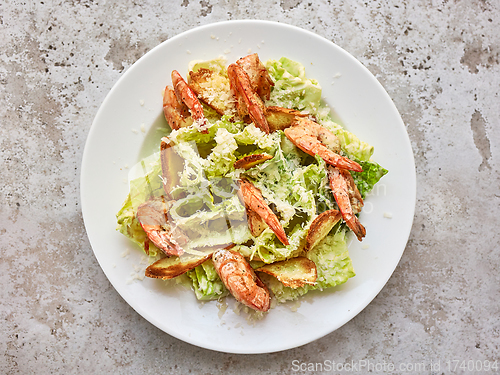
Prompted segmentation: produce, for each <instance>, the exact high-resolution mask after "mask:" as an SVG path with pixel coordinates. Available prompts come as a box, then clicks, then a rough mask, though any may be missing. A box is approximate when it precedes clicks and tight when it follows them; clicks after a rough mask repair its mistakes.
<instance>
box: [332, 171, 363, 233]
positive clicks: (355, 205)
mask: <svg viewBox="0 0 500 375" xmlns="http://www.w3.org/2000/svg"><path fill="white" fill-rule="evenodd" d="M327 171H328V179H329V180H330V188H331V189H332V192H333V196H334V197H335V201H336V202H337V206H339V210H340V213H341V214H342V218H343V219H344V221H345V222H346V224H347V226H348V227H349V228H350V229H351V230H352V231H353V232H354V234H355V235H356V237H357V238H358V240H359V241H362V240H363V237H364V236H365V235H366V229H365V227H364V226H363V225H362V224H361V223H360V222H359V219H358V218H357V217H356V215H355V214H356V213H359V211H361V207H362V206H363V198H361V194H360V193H359V190H358V188H357V187H356V185H355V184H354V180H353V179H352V176H351V174H350V173H349V171H347V170H342V169H338V168H335V167H332V166H328V167H327ZM353 185H354V187H353Z"/></svg>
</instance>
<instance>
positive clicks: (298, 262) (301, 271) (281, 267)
mask: <svg viewBox="0 0 500 375" xmlns="http://www.w3.org/2000/svg"><path fill="white" fill-rule="evenodd" d="M255 271H258V272H264V273H267V274H268V275H271V276H274V277H276V278H277V279H278V280H279V281H281V283H282V284H283V285H284V286H288V287H290V288H299V287H301V286H304V285H306V284H310V285H314V283H315V282H316V279H317V277H318V272H317V269H316V264H314V262H313V261H312V260H310V259H307V258H305V257H297V258H291V259H288V260H284V261H281V262H276V263H271V264H266V265H265V266H262V267H260V268H257V269H256V270H255Z"/></svg>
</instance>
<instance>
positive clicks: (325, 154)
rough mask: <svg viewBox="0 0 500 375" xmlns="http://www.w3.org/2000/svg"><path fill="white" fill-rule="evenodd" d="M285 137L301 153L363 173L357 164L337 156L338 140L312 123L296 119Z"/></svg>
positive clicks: (300, 118) (286, 130)
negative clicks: (319, 157) (316, 156)
mask: <svg viewBox="0 0 500 375" xmlns="http://www.w3.org/2000/svg"><path fill="white" fill-rule="evenodd" d="M285 135H286V136H287V138H288V139H289V140H290V141H291V142H292V143H293V144H294V145H295V146H297V147H298V148H300V149H301V150H302V151H304V152H305V153H307V154H309V155H312V156H315V155H319V156H321V157H322V158H323V160H324V161H325V162H326V163H328V164H331V165H333V166H336V167H339V168H343V169H349V170H353V171H356V172H362V171H363V169H362V168H361V166H360V165H359V164H358V163H356V162H355V161H352V160H350V159H348V158H346V157H343V156H341V155H339V154H338V153H339V152H340V143H339V140H338V138H337V137H336V136H335V134H333V133H332V132H331V131H329V130H328V129H326V128H325V127H323V126H321V125H320V124H318V123H316V122H314V121H311V120H309V119H307V118H302V117H296V118H295V120H294V122H293V123H292V126H291V127H289V128H286V129H285ZM332 149H333V150H332Z"/></svg>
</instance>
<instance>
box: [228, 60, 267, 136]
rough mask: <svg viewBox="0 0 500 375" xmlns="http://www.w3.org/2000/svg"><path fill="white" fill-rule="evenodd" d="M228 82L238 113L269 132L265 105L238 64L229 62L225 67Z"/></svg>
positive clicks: (265, 131)
mask: <svg viewBox="0 0 500 375" xmlns="http://www.w3.org/2000/svg"><path fill="white" fill-rule="evenodd" d="M227 74H228V76H229V83H230V85H231V89H232V90H233V92H234V94H235V96H236V99H237V109H238V113H239V115H240V116H241V117H242V118H244V117H245V116H246V115H249V116H250V119H251V120H252V121H253V122H254V124H255V125H256V126H257V127H258V128H260V130H262V131H263V132H264V133H266V134H269V124H268V123H267V119H266V106H265V105H264V102H263V101H262V99H261V98H260V97H259V95H257V93H256V92H255V91H254V89H253V88H252V84H251V82H250V78H249V77H248V74H247V73H246V72H245V71H244V70H243V68H242V67H241V66H239V65H238V64H231V65H229V66H228V67H227Z"/></svg>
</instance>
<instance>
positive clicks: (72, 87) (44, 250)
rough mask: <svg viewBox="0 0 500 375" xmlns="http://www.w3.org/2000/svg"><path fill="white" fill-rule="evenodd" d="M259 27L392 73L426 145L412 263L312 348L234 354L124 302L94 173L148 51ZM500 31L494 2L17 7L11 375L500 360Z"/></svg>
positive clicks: (401, 103) (2, 237)
mask: <svg viewBox="0 0 500 375" xmlns="http://www.w3.org/2000/svg"><path fill="white" fill-rule="evenodd" d="M250 18H256V19H267V20H275V21H280V22H285V23H289V24H293V25H296V26H299V27H302V28H304V29H307V30H311V31H314V32H316V33H318V34H319V35H321V36H324V37H326V38H327V39H329V40H331V41H333V42H335V43H337V44H338V45H339V46H341V47H342V48H344V49H345V50H347V51H348V52H350V53H351V54H352V55H354V56H355V57H356V58H357V59H359V60H360V61H361V62H362V63H363V64H364V65H365V66H366V67H367V68H368V69H369V70H370V71H371V72H372V73H373V74H374V75H375V76H376V77H377V79H378V80H379V81H380V82H381V83H382V84H383V86H384V87H385V89H386V90H387V92H388V93H389V95H390V96H391V98H392V99H393V100H394V103H395V104H396V107H397V108H398V110H399V111H400V113H401V115H402V118H403V120H404V122H405V125H406V127H407V130H408V133H409V136H410V139H411V143H412V146H413V151H414V155H415V161H416V170H417V184H418V187H417V206H416V211H415V221H414V225H413V229H412V232H411V235H410V239H409V242H408V245H407V247H406V250H405V253H404V255H403V257H402V259H401V262H400V264H399V266H398V267H397V268H396V270H395V272H394V274H393V276H392V278H391V279H390V280H389V282H388V283H387V285H386V286H385V288H384V289H383V290H382V291H381V293H380V294H379V295H378V296H377V297H376V298H375V299H374V301H373V302H372V303H371V304H370V305H369V306H368V307H367V308H365V309H364V310H363V311H362V312H361V313H360V314H359V315H358V316H357V317H355V318H354V319H353V320H351V321H350V322H349V323H347V324H346V325H345V326H343V327H342V328H340V329H339V330H337V331H335V332H333V333H331V334H329V335H327V336H325V337H324V338H322V339H319V340H317V341H315V342H313V343H311V344H308V345H305V346H303V347H300V348H296V349H293V350H289V351H286V352H280V353H274V354H267V355H230V354H223V353H216V352H212V351H209V350H205V349H200V348H197V347H194V346H191V345H189V344H186V343H184V342H181V341H179V340H177V339H175V338H172V337H170V336H169V335H167V334H165V333H163V332H161V331H160V330H158V329H157V328H155V327H154V326H152V325H151V324H149V323H148V322H147V321H146V320H144V319H143V318H142V317H140V316H139V315H138V314H136V313H135V312H134V311H133V310H132V308H131V307H129V306H128V305H127V304H126V303H125V302H124V301H123V300H122V299H121V297H120V296H119V295H118V294H117V293H116V292H115V290H114V289H113V287H112V286H111V285H110V284H109V282H108V281H107V279H106V277H105V276H104V274H103V273H102V271H101V269H100V268H99V265H98V264H97V261H96V259H95V257H94V255H93V252H92V249H91V247H90V244H89V241H88V239H87V236H86V232H85V228H84V225H83V220H82V214H81V207H80V198H79V175H80V163H81V159H82V153H83V148H84V145H85V140H86V136H87V134H88V131H89V129H90V126H91V124H92V121H93V118H94V116H95V114H96V112H97V110H98V108H99V106H100V104H101V103H102V100H103V99H104V97H105V95H106V94H107V93H108V91H109V90H110V89H111V87H112V86H113V84H114V83H115V82H116V81H117V80H118V78H119V77H120V76H121V75H122V74H123V72H124V71H126V70H127V68H129V67H130V66H131V65H132V64H133V63H134V62H135V61H136V60H137V59H138V58H139V57H140V56H142V55H143V54H144V53H146V52H147V51H149V50H150V49H152V48H153V47H154V46H156V45H158V44H159V43H161V42H162V41H164V40H166V39H168V38H170V37H172V36H174V35H176V34H179V33H180V32H183V31H185V30H188V29H190V28H192V27H195V26H198V25H203V24H207V23H211V22H216V21H220V20H228V19H250ZM499 25H500V5H499V3H498V2H497V1H479V0H476V1H472V0H469V1H446V0H428V1H390V0H383V1H378V2H361V1H353V2H343V1H335V0H333V1H321V2H316V1H300V0H283V1H280V2H268V1H266V2H265V1H261V0H253V1H249V0H246V1H241V2H236V1H234V0H229V1H215V0H202V1H193V0H183V1H180V0H179V1H176V2H163V3H162V2H154V1H141V2H134V3H127V4H125V3H122V2H118V1H92V0H90V1H73V2H59V1H52V0H45V1H43V2H20V1H4V2H2V3H1V4H0V35H1V38H0V46H1V53H0V90H1V95H0V98H1V99H0V100H1V105H0V119H1V126H0V159H1V164H0V170H1V183H0V202H1V204H0V213H1V216H0V217H1V218H0V246H1V252H2V256H1V261H0V283H1V285H2V288H1V291H0V301H1V302H0V318H1V320H0V321H1V326H0V327H1V332H0V335H1V337H2V339H0V355H1V356H2V358H1V359H0V372H1V373H9V374H28V373H104V372H109V373H120V374H123V373H172V374H185V373H189V372H191V373H203V374H214V373H230V372H234V373H259V374H272V373H295V372H296V371H294V370H297V369H299V368H298V367H297V364H300V365H301V366H302V367H301V368H300V369H301V370H305V371H301V372H302V373H313V372H314V371H312V369H310V368H309V364H313V365H314V364H315V363H324V364H326V365H328V364H331V362H329V361H335V362H336V363H341V364H347V363H355V364H356V363H358V364H359V363H360V361H365V362H361V363H365V364H367V363H371V365H372V366H375V365H377V366H378V367H373V368H372V370H375V372H387V371H383V368H382V367H381V366H382V364H383V363H386V364H393V365H394V366H395V371H394V373H403V372H405V371H404V370H412V371H406V373H436V374H440V373H461V372H463V371H462V370H461V369H460V367H459V366H457V368H456V371H455V372H453V371H450V369H449V368H448V364H446V361H451V362H450V364H451V365H452V366H454V365H455V364H457V363H458V364H459V365H460V364H461V361H464V360H465V361H469V360H470V361H476V362H474V363H475V365H476V366H479V364H483V365H484V364H486V363H487V362H485V361H500V355H499V353H500V350H499V349H500V348H499V346H500V321H499V317H500V302H499V300H500V291H499V285H500V276H499V274H500V273H499V271H498V270H499V268H500V236H499V234H498V228H499V219H498V217H499V215H500V178H499V163H500V126H499V125H500V120H499V119H500V105H499V103H500V98H499V92H500V64H499V60H500V27H499ZM294 360H296V361H298V362H293V361H294ZM454 361H455V362H454ZM456 361H460V362H456ZM477 361H480V362H477ZM294 364H295V366H294ZM431 364H433V365H434V366H435V367H434V368H433V369H432V370H431ZM437 364H439V365H440V367H439V369H438V368H437ZM306 365H307V366H306ZM498 365H499V367H500V363H499V364H498ZM405 366H406V367H405ZM412 366H413V367H412ZM418 366H421V367H418ZM422 366H423V367H422ZM387 368H389V369H390V367H387ZM476 368H477V367H476ZM318 369H319V368H318ZM323 370H324V371H323V372H326V373H328V372H329V371H328V370H329V368H328V367H327V366H325V367H324V368H323ZM344 370H346V368H344ZM355 370H358V371H357V372H359V373H364V372H366V371H367V370H368V368H367V367H365V368H356V369H355ZM378 370H382V371H378ZM318 372H320V371H318ZM337 372H338V371H335V373H337ZM343 372H347V370H346V371H343ZM354 372H356V371H354ZM330 373H334V371H331V372H330Z"/></svg>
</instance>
